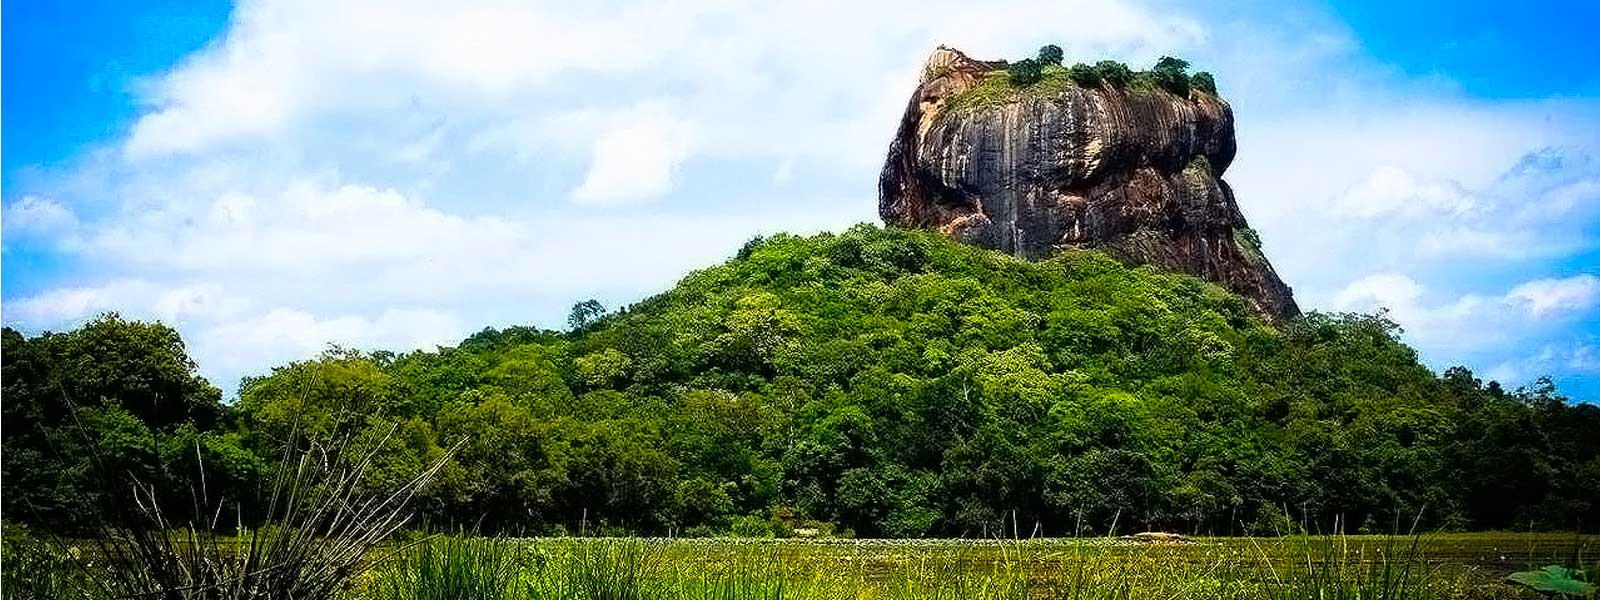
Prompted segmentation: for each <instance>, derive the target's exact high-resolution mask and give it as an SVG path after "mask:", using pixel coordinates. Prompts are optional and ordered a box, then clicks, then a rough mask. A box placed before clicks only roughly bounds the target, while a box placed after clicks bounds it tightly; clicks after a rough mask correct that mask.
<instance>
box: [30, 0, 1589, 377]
mask: <svg viewBox="0 0 1600 600" xmlns="http://www.w3.org/2000/svg"><path fill="white" fill-rule="evenodd" d="M572 4H573V3H539V2H505V1H500V0H481V1H471V2H459V3H450V6H449V7H446V6H444V4H442V3H435V2H404V1H402V2H379V1H376V0H343V1H338V2H323V1H312V0H253V1H248V2H241V3H239V4H237V5H233V4H229V3H217V2H175V1H165V0H163V1H155V2H137V3H132V2H108V1H92V2H77V3H68V2H24V1H14V2H6V3H4V4H3V5H0V11H3V20H0V23H3V27H4V32H3V36H0V40H3V42H0V43H3V56H4V59H5V64H4V67H6V68H4V69H3V72H0V76H3V82H0V86H3V87H0V89H4V90H5V91H9V92H10V93H9V94H5V95H3V96H0V100H3V110H0V130H3V131H4V133H5V134H7V135H6V136H5V142H6V143H5V144H3V145H0V152H3V156H0V190H3V191H0V222H3V237H0V271H3V273H0V285H3V288H0V317H3V320H4V321H5V323H6V324H7V325H11V326H15V327H19V328H22V329H24V330H28V331H38V330H42V329H60V328H65V327H71V326H72V325H73V324H75V323H78V322H81V321H82V320H83V319H85V318H87V317H89V316H92V315H93V314H95V313H97V312H100V311H104V310H118V311H121V312H123V313H124V314H126V315H129V316H135V317H140V318H151V319H160V320H163V321H165V322H168V323H171V324H173V325H175V326H176V327H178V328H179V329H180V330H181V331H182V332H183V333H184V336H185V338H186V339H187V340H188V341H189V344H190V348H191V352H192V353H193V354H194V355H195V357H196V358H197V360H198V361H199V362H200V365H201V369H202V371H203V372H205V373H206V375H207V376H209V377H211V378H212V379H213V381H215V382H216V383H217V384H218V385H220V386H221V387H223V388H224V389H228V390H231V389H232V388H233V387H234V386H235V384H236V382H237V381H238V378H239V377H240V376H242V375H247V374H254V373H260V372H263V371H265V370H267V369H269V368H270V367H271V366H273V365H275V364H281V363H282V362H285V361H288V360H294V359H298V358H305V357H309V356H312V355H314V354H316V353H317V352H319V351H320V350H321V349H323V348H324V347H326V345H327V344H328V343H330V342H333V343H340V344H345V345H353V346H357V347H363V348H389V349H397V350H400V349H410V348H418V347H424V348H425V347H432V346H433V345H436V344H449V343H453V342H454V341H456V340H458V339H460V338H461V337H463V336H465V335H466V334H469V333H470V332H472V331H474V330H477V329H479V328H482V327H484V326H486V325H494V326H503V325H509V324H522V323H536V324H540V325H545V326H552V327H554V326H559V324H560V323H561V321H562V319H563V317H564V314H565V311H566V308H567V307H568V306H570V305H571V304H572V303H573V302H575V301H577V300H581V299H584V298H589V297H596V298H599V299H601V300H602V301H603V302H604V303H606V304H607V305H612V306H615V305H618V304H624V303H627V302H630V301H632V300H636V299H638V298H641V297H643V296H645V295H647V294H649V293H652V292H655V291H659V290H660V289H663V288H665V287H667V286H670V285H671V284H672V283H673V281H675V280H676V279H677V278H678V277H681V276H682V275H683V274H684V273H685V272H687V271H688V270H690V269H693V268H698V267H703V266H707V265H711V264H715V263H716V262H718V261H720V260H722V259H724V258H725V257H727V256H728V255H730V254H731V253H732V252H733V251H734V249H736V248H737V247H738V246H739V244H740V243H741V242H742V241H744V240H745V239H748V238H749V237H751V236H754V235H756V234H759V233H771V232H776V231H791V232H797V233H807V232H814V231H820V230H830V229H841V228H843V227H846V226H848V225H850V224H852V223H855V222H860V221H875V220H876V215H875V207H876V201H875V198H874V196H873V195H874V193H875V186H874V183H875V179H876V175H877V170H878V168H879V166H880V164H881V162H880V161H881V160H882V156H883V152H884V151H885V149H886V145H887V141H888V139H889V137H890V135H891V134H892V132H893V129H894V127H895V125H896V124H897V122H898V121H897V120H898V116H899V112H900V110H901V109H903V107H904V103H905V100H906V98H907V95H908V94H910V92H911V88H912V85H913V82H914V79H915V77H916V73H917V72H918V69H919V68H920V64H921V61H922V59H923V58H924V57H925V56H926V54H927V53H928V52H929V51H930V50H931V49H932V48H933V47H934V46H935V45H937V44H940V43H945V44H950V45H954V46H956V47H959V48H963V49H965V50H967V51H968V52H969V53H971V54H973V55H975V56H979V57H1008V56H1012V57H1014V56H1021V55H1026V54H1029V53H1031V52H1032V50H1033V49H1034V48H1037V47H1038V46H1040V45H1042V44H1045V43H1057V44H1059V45H1061V46H1062V47H1063V48H1065V49H1066V51H1067V55H1068V58H1069V60H1088V59H1099V58H1103V57H1111V58H1117V59H1121V60H1125V61H1127V62H1130V63H1133V64H1136V65H1137V64H1147V63H1149V62H1153V60H1154V59H1155V58H1156V57H1159V56H1160V55H1163V54H1177V55H1180V56H1184V57H1186V58H1188V59H1190V60H1191V61H1192V62H1194V63H1195V64H1196V65H1198V66H1200V67H1202V68H1205V69H1207V70H1210V71H1212V72H1213V73H1215V74H1216V76H1217V79H1218V82H1219V87H1220V88H1221V90H1222V92H1223V94H1224V96H1225V97H1227V98H1228V99H1229V100H1230V102H1231V103H1232V104H1233V106H1234V109H1235V112H1236V115H1237V117H1238V135H1239V143H1240V151H1239V157H1238V159H1237V161H1236V162H1235V164H1234V166H1233V167H1232V168H1231V169H1230V170H1229V171H1228V173H1226V174H1225V175H1224V178H1225V179H1227V180H1228V181H1229V182H1230V183H1231V184H1232V185H1233V186H1234V188H1235V190H1236V191H1237V193H1238V196H1239V200H1240V203H1241V205H1242V207H1243V209H1244V211H1245V214H1246V216H1247V217H1248V218H1249V219H1250V220H1251V222H1252V224H1253V225H1254V226H1255V228H1256V229H1257V230H1259V231H1260V232H1261V235H1262V238H1263V240H1264V242H1265V246H1266V250H1267V254H1268V256H1269V257H1271V259H1272V260H1273V261H1274V264H1275V265H1276V266H1277V267H1278V270H1279V271H1280V273H1281V274H1282V275H1283V276H1284V278H1285V279H1286V280H1287V281H1288V282H1289V283H1290V284H1291V285H1292V286H1294V288H1295V290H1296V295H1297V297H1298V299H1299V300H1300V303H1301V305H1302V306H1304V307H1308V308H1315V309H1323V310H1372V309H1375V308H1377V307H1384V308H1387V309H1388V310H1389V311H1390V313H1391V315H1392V316H1393V317H1394V318H1395V319H1396V320H1397V321H1399V322H1400V323H1401V324H1402V325H1403V326H1404V327H1405V329H1406V334H1405V335H1406V338H1407V340H1408V341H1409V342H1411V343H1412V344H1414V345H1415V346H1416V347H1418V349H1419V350H1420V351H1421V353H1422V355H1423V357H1424V359H1425V360H1426V361H1427V362H1428V363H1429V364H1430V365H1431V366H1434V367H1435V368H1443V367H1445V366H1449V365H1453V364H1464V365H1467V366H1469V367H1471V368H1472V369H1474V370H1475V371H1476V372H1478V373H1479V374H1480V376H1484V377H1486V378H1496V379H1500V380H1502V381H1505V382H1507V383H1508V384H1510V385H1513V386H1515V385H1519V384H1524V383H1527V382H1529V381H1531V380H1532V378H1534V377H1537V376H1539V375H1545V374H1548V375H1551V376H1553V377H1554V378H1555V379H1556V380H1557V382H1558V384H1559V385H1560V386H1561V387H1562V389H1563V390H1565V391H1566V392H1568V393H1569V394H1571V395H1573V396H1575V397H1577V398H1581V399H1589V400H1594V399H1597V398H1600V277H1597V275H1600V76H1597V73H1600V69H1596V68H1595V67H1596V66H1600V65H1597V64H1596V62H1597V59H1596V58H1595V57H1600V41H1597V40H1596V39H1595V36H1593V35H1591V32H1592V30H1593V29H1594V26H1595V25H1596V24H1600V8H1597V7H1596V6H1595V5H1593V4H1592V3H1577V2H1572V3H1547V4H1543V5H1541V6H1538V7H1529V6H1523V7H1518V8H1517V9H1515V10H1511V9H1507V8H1506V7H1505V6H1504V5H1489V4H1484V5H1482V6H1477V5H1470V4H1461V3H1449V4H1446V3H1441V2H1422V3H1392V2H1337V3H1334V4H1332V5H1326V4H1321V3H1309V2H1245V3H1233V4H1229V5H1227V6H1224V7H1218V6H1214V5H1213V4H1214V3H1203V4H1202V3H1196V4H1184V3H1176V2H1138V1H1123V0H1113V1H1070V0H1069V1H1060V0H1056V1H1051V2H1019V1H1003V2H996V3H986V4H984V5H983V6H981V7H980V6H974V5H972V4H973V3H963V2H931V3H929V2H913V1H911V0H888V1H885V2H880V3H871V4H865V5H864V4H862V3H846V2H842V1H840V2H831V1H823V2H803V3H801V2H776V3H728V2H723V1H720V0H691V1H689V2H670V3H669V2H664V1H660V2H630V3H592V4H581V5H579V6H572Z"/></svg>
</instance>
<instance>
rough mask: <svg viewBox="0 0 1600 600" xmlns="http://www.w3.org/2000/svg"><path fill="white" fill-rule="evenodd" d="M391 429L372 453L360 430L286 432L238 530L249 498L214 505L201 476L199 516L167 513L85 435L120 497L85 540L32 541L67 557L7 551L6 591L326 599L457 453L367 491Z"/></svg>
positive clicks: (110, 494)
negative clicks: (226, 532) (229, 526)
mask: <svg viewBox="0 0 1600 600" xmlns="http://www.w3.org/2000/svg"><path fill="white" fill-rule="evenodd" d="M393 433H394V430H393V428H391V429H390V430H389V431H388V433H387V434H385V435H384V436H382V438H383V439H381V440H379V442H378V443H377V444H374V445H371V446H370V448H371V449H369V450H365V451H356V450H354V449H352V445H351V444H352V443H353V441H354V440H355V436H354V435H345V436H340V437H335V438H334V439H333V441H330V442H324V443H320V444H318V443H310V442H304V443H298V438H293V439H291V441H290V442H288V443H286V444H285V446H284V453H283V456H282V457H281V460H280V461H279V462H278V463H277V464H278V465H279V467H278V469H277V471H276V473H275V474H274V476H273V478H272V479H271V481H270V484H269V486H268V487H267V488H266V489H265V490H264V491H263V494H262V497H261V505H262V506H263V507H264V508H263V509H262V513H261V514H259V515H252V516H255V517H257V520H254V521H253V522H256V523H260V524H261V526H260V527H257V528H254V529H250V530H244V529H243V527H242V525H243V522H242V521H243V514H242V513H243V510H244V508H243V507H244V505H245V503H241V502H239V499H232V502H231V503H230V501H229V499H222V498H218V499H215V500H214V501H213V500H212V499H211V497H210V496H209V495H208V494H207V490H206V489H205V483H204V478H203V476H201V477H199V478H197V480H196V483H195V486H194V489H193V492H192V494H191V502H192V504H193V506H192V510H191V511H189V512H188V514H189V515H193V516H191V517H188V518H187V519H186V520H183V521H181V522H174V521H171V520H169V519H168V518H167V516H166V513H165V512H164V511H163V509H162V507H163V506H170V504H168V503H170V502H172V501H173V499H170V498H159V497H157V495H156V489H157V487H156V486H155V485H152V484H148V483H145V482H141V481H138V480H136V479H132V478H131V477H129V476H128V475H127V474H126V473H121V472H117V471H114V470H112V469H108V468H106V467H105V465H106V464H108V461H106V460H103V459H102V457H101V456H99V455H98V454H97V452H98V448H97V446H96V445H95V444H94V443H93V442H92V441H90V443H89V444H88V448H89V450H90V458H91V466H92V467H93V468H92V469H91V470H92V471H93V473H92V475H93V477H94V478H95V479H96V480H97V482H98V485H99V486H100V487H101V491H102V493H103V494H104V496H105V497H107V498H118V500H116V501H113V502H109V503H106V504H104V505H102V506H99V507H98V508H97V509H96V511H95V512H94V513H93V514H89V515H85V518H86V520H89V521H90V522H91V528H92V531H93V535H92V536H91V537H90V538H89V539H88V540H86V541H83V542H81V543H79V544H71V545H69V544H67V543H64V542H61V541H59V540H52V541H49V542H45V543H42V544H36V545H37V546H39V547H42V548H45V549H46V550H45V551H47V552H48V551H50V550H51V549H56V550H62V551H61V552H60V554H59V555H58V557H64V558H67V559H68V560H67V561H65V563H63V564H58V563H62V561H59V560H57V561H55V562H52V563H51V564H50V565H49V566H48V567H46V568H39V569H27V570H23V569H18V568H17V567H19V566H22V565H21V564H20V563H19V562H17V561H25V560H32V559H30V558H29V557H28V555H26V554H23V553H20V552H7V554H9V555H10V556H8V557H6V558H7V559H8V561H7V562H8V563H10V564H7V565H6V581H5V583H6V588H7V591H6V592H4V593H5V595H6V598H8V599H9V598H13V597H15V598H24V597H41V598H42V597H75V598H106V599H135V598H137V599H153V600H330V599H332V598H334V597H335V596H336V595H337V594H339V593H341V592H342V591H343V590H344V589H345V588H347V587H348V584H349V582H350V580H351V578H352V577H354V576H355V575H357V574H358V573H360V572H361V571H362V570H363V569H364V566H363V564H362V563H363V561H365V560H367V559H368V558H369V555H370V554H371V551H372V550H373V548H375V547H376V546H377V545H378V544H379V543H381V542H383V541H384V540H386V539H387V538H388V537H389V536H390V535H391V534H393V533H394V532H395V531H397V530H398V529H399V528H400V527H401V526H403V525H404V524H405V523H406V522H407V520H408V519H409V512H408V511H407V509H406V507H407V504H408V503H409V502H410V500H411V498H412V497H413V496H414V495H415V494H416V493H417V491H418V490H419V489H420V488H421V487H422V486H423V485H424V484H426V483H427V482H428V481H429V480H430V479H432V477H433V476H434V475H435V474H436V473H437V472H438V470H439V468H440V467H441V466H442V465H443V464H444V461H445V460H447V459H448V457H449V456H450V455H451V453H450V452H447V453H445V455H444V457H442V458H440V459H439V460H438V461H436V462H435V463H433V464H432V465H431V466H429V467H427V468H425V469H424V470H423V471H422V472H420V473H417V474H416V475H415V476H414V477H413V478H412V479H410V480H409V481H406V482H404V483H402V484H400V485H398V486H395V487H393V488H390V489H370V488H369V486H368V482H367V480H366V479H367V474H368V472H369V471H370V470H371V467H372V463H373V460H374V458H375V457H376V453H377V452H378V451H379V449H381V448H383V447H384V445H385V443H386V442H387V441H388V436H392V435H393ZM197 455H198V453H197ZM203 472H204V466H203V465H202V466H201V473H203ZM229 508H232V509H233V510H228V509H229ZM224 515H226V516H229V517H234V518H235V524H236V529H235V531H234V533H235V536H232V537H223V536H219V535H217V533H216V532H217V531H218V530H219V529H222V528H223V527H224V524H223V523H221V520H222V518H223V517H224ZM80 546H81V548H82V552H77V550H78V548H79V547H80ZM8 550H9V549H8Z"/></svg>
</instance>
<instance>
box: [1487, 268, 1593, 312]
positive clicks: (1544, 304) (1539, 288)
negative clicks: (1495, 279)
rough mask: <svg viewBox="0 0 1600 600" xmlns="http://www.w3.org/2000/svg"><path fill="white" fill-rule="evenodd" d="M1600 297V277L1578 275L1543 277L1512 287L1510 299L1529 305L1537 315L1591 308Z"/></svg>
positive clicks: (1507, 296) (1530, 310) (1507, 295)
mask: <svg viewBox="0 0 1600 600" xmlns="http://www.w3.org/2000/svg"><path fill="white" fill-rule="evenodd" d="M1597 297H1600V277H1595V276H1594V275H1588V274H1584V275H1575V276H1572V277H1567V278H1565V279H1539V280H1535V281H1529V282H1527V283H1524V284H1522V285H1519V286H1517V287H1515V288H1512V289H1511V292H1510V293H1508V294H1506V299H1507V300H1509V301H1511V302H1515V303H1518V304H1521V305H1523V306H1525V307H1526V308H1527V310H1528V312H1530V313H1532V314H1533V316H1534V317H1547V316H1554V315H1557V314H1560V313H1564V312H1577V311H1583V310H1588V309H1590V308H1592V307H1594V305H1595V300H1596V298H1597Z"/></svg>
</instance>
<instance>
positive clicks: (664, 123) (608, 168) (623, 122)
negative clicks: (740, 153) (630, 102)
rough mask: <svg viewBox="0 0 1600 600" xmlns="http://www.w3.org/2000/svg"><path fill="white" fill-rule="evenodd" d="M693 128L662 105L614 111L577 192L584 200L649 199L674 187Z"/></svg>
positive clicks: (580, 201)
mask: <svg viewBox="0 0 1600 600" xmlns="http://www.w3.org/2000/svg"><path fill="white" fill-rule="evenodd" d="M693 135H694V132H693V127H692V126H690V125H689V124H688V123H687V122H685V121H683V120H681V119H679V118H677V117H675V116H673V115H672V114H671V113H669V112H667V111H666V110H665V109H664V108H662V107H661V106H658V105H647V106H641V107H639V108H636V109H634V110H630V111H628V112H625V113H622V114H619V115H616V116H615V117H613V119H612V122H611V123H610V124H609V125H608V126H607V127H606V129H605V131H604V132H602V133H601V134H600V137H599V138H598V139H596V140H595V142H594V154H593V158H592V159H591V161H590V164H589V173H588V175H586V176H584V179H583V184H582V185H580V186H578V189H577V190H576V191H574V192H573V197H574V198H575V199H576V200H577V201H578V202H579V203H583V204H613V203H619V202H626V201H630V200H639V199H647V198H651V197H654V196H659V195H661V194H663V193H666V192H667V191H668V190H669V189H671V188H672V175H673V171H675V170H677V168H678V164H679V163H681V162H683V160H684V159H685V158H688V156H689V148H690V143H691V141H692V139H693Z"/></svg>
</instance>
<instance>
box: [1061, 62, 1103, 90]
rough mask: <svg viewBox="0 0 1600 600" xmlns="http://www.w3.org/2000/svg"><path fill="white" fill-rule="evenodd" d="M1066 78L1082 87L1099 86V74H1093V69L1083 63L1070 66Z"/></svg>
mask: <svg viewBox="0 0 1600 600" xmlns="http://www.w3.org/2000/svg"><path fill="white" fill-rule="evenodd" d="M1067 78H1068V79H1071V80H1072V82H1073V83H1076V84H1078V85H1081V86H1083V87H1094V86H1097V85H1100V74H1099V73H1097V72H1095V70H1094V67H1091V66H1089V65H1086V64H1083V63H1078V64H1075V65H1072V68H1071V69H1067Z"/></svg>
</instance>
